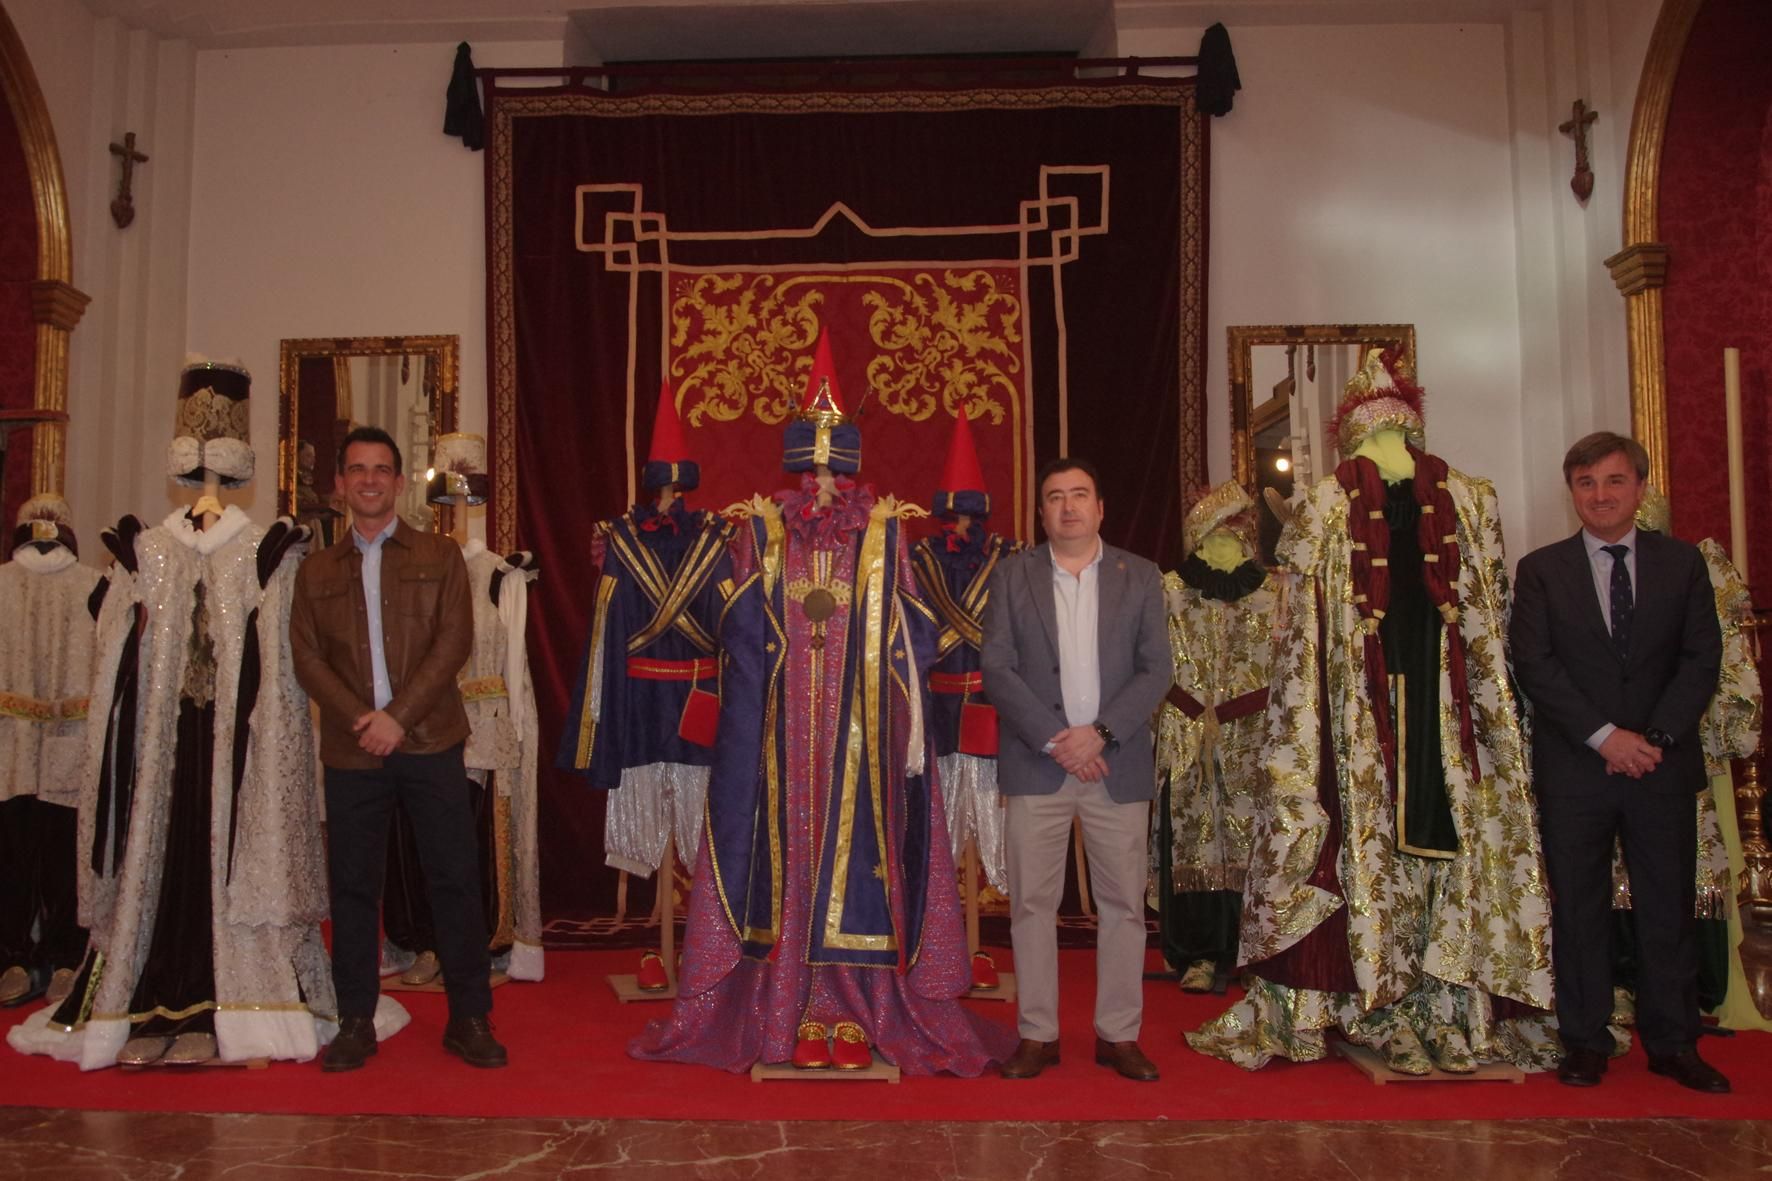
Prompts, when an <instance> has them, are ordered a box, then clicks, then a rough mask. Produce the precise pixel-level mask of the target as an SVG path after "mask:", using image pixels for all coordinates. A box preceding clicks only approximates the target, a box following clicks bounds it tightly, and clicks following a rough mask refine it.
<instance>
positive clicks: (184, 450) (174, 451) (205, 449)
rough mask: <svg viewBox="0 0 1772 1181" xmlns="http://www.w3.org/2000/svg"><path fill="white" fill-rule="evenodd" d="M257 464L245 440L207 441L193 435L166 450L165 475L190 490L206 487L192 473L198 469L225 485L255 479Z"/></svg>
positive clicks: (180, 437) (181, 438) (179, 438)
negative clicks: (253, 475) (210, 473)
mask: <svg viewBox="0 0 1772 1181" xmlns="http://www.w3.org/2000/svg"><path fill="white" fill-rule="evenodd" d="M255 463H256V458H255V456H254V455H253V451H252V444H250V443H248V442H246V441H245V440H244V439H228V438H220V439H210V440H209V441H208V442H204V441H202V440H200V439H198V438H196V437H195V436H193V435H179V436H177V437H176V438H174V439H173V440H172V442H171V443H170V444H168V445H167V448H166V474H167V475H168V476H171V477H172V479H173V480H174V481H175V482H177V483H180V484H183V485H185V486H187V487H191V488H200V487H202V486H203V478H202V477H201V476H193V475H192V474H191V473H193V472H196V471H199V470H207V471H212V472H214V473H215V474H216V475H218V476H220V477H221V481H222V483H224V484H229V485H238V484H244V483H246V482H247V481H248V480H250V479H252V473H253V470H254V466H255Z"/></svg>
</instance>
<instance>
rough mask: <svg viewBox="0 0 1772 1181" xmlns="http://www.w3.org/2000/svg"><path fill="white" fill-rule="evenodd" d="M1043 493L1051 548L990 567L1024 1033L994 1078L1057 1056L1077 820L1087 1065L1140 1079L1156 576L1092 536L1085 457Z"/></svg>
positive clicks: (1162, 639)
mask: <svg viewBox="0 0 1772 1181" xmlns="http://www.w3.org/2000/svg"><path fill="white" fill-rule="evenodd" d="M1039 488H1040V521H1041V524H1042V526H1043V527H1044V529H1045V531H1046V543H1045V544H1044V545H1041V546H1039V547H1037V548H1035V549H1031V550H1027V551H1025V552H1024V553H1021V554H1017V555H1014V556H1012V557H1008V558H1004V559H1003V561H1002V563H1001V564H1000V565H999V566H998V567H997V575H996V578H995V579H994V580H993V582H992V590H991V597H990V601H989V603H988V604H987V605H986V607H985V617H984V648H983V651H982V653H981V657H982V663H983V669H984V691H985V692H986V693H987V694H989V696H990V699H991V703H992V704H993V705H995V706H996V707H997V713H998V716H999V718H1000V719H1001V730H1000V736H999V745H998V752H997V759H998V768H997V785H998V789H999V790H1000V791H1001V792H1002V794H1003V796H1004V797H1005V800H1004V806H1005V815H1004V840H1005V844H1006V846H1007V850H1006V851H1007V856H1006V862H1007V865H1006V868H1007V871H1008V877H1009V906H1010V927H1009V935H1010V940H1011V942H1012V943H1013V945H1014V947H1015V973H1016V987H1017V993H1018V1000H1019V1002H1020V1012H1019V1025H1020V1030H1021V1037H1022V1041H1021V1046H1020V1048H1019V1049H1018V1050H1017V1051H1016V1052H1015V1055H1014V1056H1013V1057H1012V1058H1010V1060H1009V1061H1008V1062H1006V1063H1004V1064H1003V1076H1004V1077H1005V1078H1032V1077H1033V1076H1035V1075H1037V1074H1039V1073H1040V1071H1041V1070H1043V1069H1044V1068H1045V1067H1047V1066H1051V1065H1055V1064H1056V1063H1057V1062H1058V931H1057V915H1058V900H1059V895H1060V894H1061V893H1062V892H1063V890H1064V867H1065V861H1066V857H1065V853H1066V850H1067V848H1068V847H1069V843H1070V833H1071V825H1072V821H1073V820H1074V819H1080V820H1081V821H1082V827H1083V844H1084V848H1085V850H1086V851H1087V853H1088V857H1089V880H1090V884H1091V886H1092V887H1093V897H1094V899H1095V906H1096V916H1097V928H1096V943H1095V968H1096V979H1095V1034H1096V1041H1095V1060H1096V1061H1097V1062H1098V1063H1100V1064H1102V1065H1104V1066H1110V1067H1112V1068H1113V1069H1114V1070H1116V1071H1118V1072H1119V1073H1120V1074H1122V1075H1124V1076H1125V1077H1127V1078H1131V1079H1137V1080H1140V1081H1151V1080H1154V1079H1155V1078H1156V1077H1157V1068H1156V1067H1155V1066H1154V1065H1153V1064H1152V1063H1151V1061H1150V1059H1149V1058H1147V1057H1145V1055H1144V1054H1143V1052H1142V1051H1140V1050H1139V1048H1138V1029H1139V1022H1140V1020H1141V1018H1142V1015H1143V991H1144V958H1145V957H1144V951H1145V926H1144V891H1145V874H1146V868H1147V853H1146V841H1147V839H1148V831H1149V827H1148V826H1149V822H1150V801H1151V798H1152V796H1153V795H1155V773H1154V771H1153V769H1152V767H1153V763H1152V752H1151V728H1150V723H1151V715H1152V713H1153V712H1154V711H1155V710H1156V708H1157V704H1158V703H1159V702H1160V701H1162V699H1163V694H1164V692H1165V691H1167V689H1168V688H1169V681H1170V678H1171V675H1172V672H1171V668H1170V657H1169V639H1168V630H1167V627H1168V625H1167V623H1166V622H1165V618H1164V614H1163V592H1162V577H1161V575H1160V574H1159V573H1158V571H1157V568H1156V566H1154V565H1152V564H1151V563H1150V562H1147V561H1145V560H1144V559H1143V558H1140V557H1136V556H1134V555H1132V554H1129V553H1127V552H1126V551H1124V550H1121V549H1116V548H1114V547H1113V546H1110V545H1106V544H1105V543H1103V542H1102V540H1101V521H1102V516H1103V511H1104V506H1103V503H1102V499H1101V495H1100V493H1099V492H1098V491H1097V484H1096V479H1095V469H1094V468H1093V467H1091V466H1090V465H1089V464H1087V463H1085V462H1083V461H1082V460H1077V459H1058V460H1054V461H1053V462H1051V463H1049V464H1047V465H1046V468H1045V470H1043V471H1042V472H1041V473H1040V483H1039Z"/></svg>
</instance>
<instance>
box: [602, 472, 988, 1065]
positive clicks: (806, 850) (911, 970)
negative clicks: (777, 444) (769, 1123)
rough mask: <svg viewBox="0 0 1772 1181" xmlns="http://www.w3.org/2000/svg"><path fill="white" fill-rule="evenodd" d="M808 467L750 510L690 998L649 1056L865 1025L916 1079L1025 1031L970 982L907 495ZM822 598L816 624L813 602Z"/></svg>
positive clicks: (751, 1053)
mask: <svg viewBox="0 0 1772 1181" xmlns="http://www.w3.org/2000/svg"><path fill="white" fill-rule="evenodd" d="M838 488H839V491H838V495H837V499H836V502H835V503H834V504H833V505H831V506H829V507H828V508H825V509H818V508H816V507H815V495H816V485H815V483H814V481H813V480H812V478H811V477H810V476H808V477H806V478H805V479H804V480H803V481H802V485H801V488H800V489H799V490H798V491H794V492H783V493H778V494H777V501H776V502H770V501H765V500H763V499H761V498H758V499H757V500H755V501H753V502H752V503H751V510H752V511H751V517H750V520H749V521H748V522H747V523H746V524H745V526H744V527H743V528H742V529H741V530H740V532H739V536H738V538H737V540H736V541H735V543H734V553H733V567H734V577H735V578H736V579H737V583H738V586H737V590H736V592H735V594H734V595H733V596H732V598H731V600H730V601H729V602H728V603H727V607H726V611H725V614H724V616H723V618H722V620H721V625H720V643H721V650H722V668H721V703H722V704H721V716H720V741H719V744H718V748H717V750H716V753H715V763H714V768H713V774H712V779H711V781H710V784H709V793H708V820H707V838H706V848H707V850H708V854H709V855H708V856H706V857H703V858H702V859H701V861H700V863H699V865H698V866H697V868H696V886H695V890H694V892H693V894H692V896H691V901H690V908H689V926H688V936H687V940H686V944H685V950H684V960H683V968H682V973H681V976H680V978H679V981H678V997H677V1001H676V1003H675V1005H674V1006H673V1008H672V1011H671V1013H670V1015H669V1016H668V1017H665V1018H662V1019H660V1020H658V1021H654V1022H653V1023H652V1024H651V1025H649V1026H648V1027H647V1028H646V1030H645V1031H644V1032H643V1033H642V1034H641V1035H640V1036H639V1037H638V1038H636V1039H634V1041H633V1042H632V1043H631V1044H630V1046H629V1053H630V1054H632V1055H633V1056H634V1057H636V1058H643V1059H655V1060H670V1061H682V1062H696V1063H700V1064H703V1065H708V1066H717V1067H720V1068H722V1069H725V1070H731V1071H740V1070H744V1069H747V1068H749V1067H750V1066H751V1065H752V1064H753V1063H755V1062H757V1061H759V1060H761V1061H764V1062H785V1061H787V1060H788V1059H789V1058H790V1057H791V1056H792V1054H793V1050H794V1046H795V1042H796V1037H797V1033H798V1028H799V1025H800V1023H801V1022H802V1021H803V1020H812V1021H818V1022H822V1023H824V1024H826V1025H827V1026H828V1025H833V1024H835V1023H836V1022H838V1021H845V1020H848V1021H854V1022H856V1023H857V1024H859V1025H860V1026H861V1028H862V1030H863V1032H864V1033H865V1034H866V1036H867V1039H868V1041H869V1043H870V1044H872V1045H873V1046H874V1047H875V1048H876V1049H877V1050H878V1051H879V1053H880V1054H881V1056H882V1057H884V1058H885V1059H887V1060H888V1061H890V1062H893V1063H895V1064H896V1065H898V1066H899V1067H900V1068H901V1069H902V1070H904V1071H906V1072H908V1073H914V1074H933V1073H936V1072H938V1071H947V1072H950V1073H953V1074H960V1075H977V1074H979V1073H981V1072H982V1071H984V1069H985V1068H986V1067H987V1066H988V1065H989V1064H990V1063H991V1062H992V1061H993V1060H998V1059H1002V1058H1004V1057H1007V1055H1008V1054H1009V1052H1010V1051H1012V1050H1013V1049H1014V1046H1015V1035H1014V1033H1013V1031H1011V1030H1009V1029H1007V1028H1003V1027H1000V1026H994V1025H991V1024H990V1023H988V1022H984V1021H982V1020H979V1019H977V1018H975V1017H974V1016H973V1015H972V1014H970V1013H968V1012H966V1011H965V1010H964V1009H963V1008H962V1007H961V1005H960V1004H959V1000H958V998H959V997H960V996H961V994H962V993H964V992H965V990H966V988H967V985H968V983H969V978H968V965H967V962H966V941H965V933H964V930H963V928H962V923H961V918H960V909H959V899H958V897H957V895H956V894H955V891H954V888H953V883H954V867H953V860H952V857H951V855H950V853H949V851H948V839H947V825H946V822H945V819H944V816H943V812H942V806H941V795H940V792H939V790H938V788H937V784H936V782H935V776H934V774H933V771H934V755H933V744H932V742H931V736H930V733H929V731H928V728H927V725H926V721H925V719H926V717H927V693H926V690H925V688H924V684H923V679H922V677H921V675H920V673H919V669H920V668H924V667H927V665H928V662H929V660H930V658H931V656H932V655H933V651H934V644H935V640H936V630H937V629H936V625H935V620H934V618H933V616H932V615H931V614H930V613H929V611H928V609H927V608H926V607H924V606H923V604H922V603H921V602H919V601H918V599H917V598H916V591H915V582H914V579H913V578H912V575H911V570H910V564H909V562H908V560H907V557H906V549H905V543H904V539H903V536H902V534H901V532H900V520H899V513H900V509H899V507H898V506H897V505H896V503H895V502H892V501H890V500H888V501H884V502H878V503H876V502H875V500H874V497H873V495H872V493H871V491H869V490H867V489H855V488H853V487H852V486H851V485H850V484H849V483H848V481H846V480H841V481H839V484H838ZM819 592H822V593H823V595H825V596H828V599H827V600H826V601H827V605H830V606H832V607H833V610H832V613H831V614H830V615H829V616H828V617H827V618H826V619H824V620H823V621H822V622H818V621H815V620H814V619H813V618H812V617H811V616H810V615H809V614H808V612H807V610H806V606H807V601H808V599H809V598H813V597H814V596H815V595H817V594H818V593H819Z"/></svg>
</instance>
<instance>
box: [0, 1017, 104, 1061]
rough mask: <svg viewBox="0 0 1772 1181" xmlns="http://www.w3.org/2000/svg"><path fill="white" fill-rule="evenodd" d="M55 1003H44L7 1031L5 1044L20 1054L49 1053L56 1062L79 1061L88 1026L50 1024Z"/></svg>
mask: <svg viewBox="0 0 1772 1181" xmlns="http://www.w3.org/2000/svg"><path fill="white" fill-rule="evenodd" d="M55 1010H56V1006H54V1005H45V1006H43V1008H41V1009H38V1010H37V1011H36V1012H35V1013H32V1014H31V1015H30V1016H29V1017H26V1018H25V1019H24V1020H23V1021H20V1022H19V1023H18V1024H17V1025H15V1026H13V1027H12V1028H11V1029H9V1030H7V1031H6V1044H7V1045H9V1046H11V1047H12V1048H13V1049H15V1050H17V1051H18V1052H19V1053H21V1054H47V1055H48V1056H49V1057H51V1058H54V1059H55V1060H56V1061H57V1062H78V1061H80V1051H81V1047H82V1046H83V1045H84V1044H85V1042H86V1030H85V1028H84V1027H83V1028H80V1029H67V1028H64V1027H63V1026H60V1025H51V1024H50V1023H49V1018H50V1017H51V1016H52V1015H53V1014H54V1013H55Z"/></svg>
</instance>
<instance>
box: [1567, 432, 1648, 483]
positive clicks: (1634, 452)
mask: <svg viewBox="0 0 1772 1181" xmlns="http://www.w3.org/2000/svg"><path fill="white" fill-rule="evenodd" d="M1608 455H1623V456H1624V457H1625V458H1626V459H1628V460H1630V465H1631V466H1632V467H1634V468H1636V469H1637V479H1639V480H1647V479H1648V478H1649V453H1648V452H1647V451H1645V450H1644V449H1643V445H1642V444H1641V443H1639V442H1637V441H1636V440H1635V439H1633V438H1631V437H1630V436H1629V435H1621V434H1618V433H1617V432H1615V431H1595V432H1594V433H1593V434H1591V435H1587V436H1584V437H1583V438H1580V439H1577V440H1575V446H1573V447H1571V448H1569V454H1567V455H1565V456H1563V483H1564V484H1571V483H1572V482H1573V481H1574V479H1575V469H1576V468H1578V467H1592V466H1594V464H1596V463H1598V462H1600V461H1601V460H1602V459H1604V458H1606V457H1607V456H1608Z"/></svg>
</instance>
